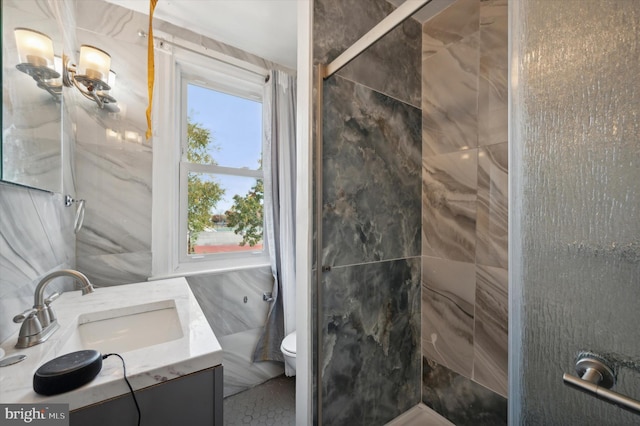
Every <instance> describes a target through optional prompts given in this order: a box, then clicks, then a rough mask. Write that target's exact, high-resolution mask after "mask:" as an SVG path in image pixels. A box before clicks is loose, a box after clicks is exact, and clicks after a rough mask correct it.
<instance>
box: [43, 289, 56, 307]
mask: <svg viewBox="0 0 640 426" xmlns="http://www.w3.org/2000/svg"><path fill="white" fill-rule="evenodd" d="M58 297H60V293H58V292H57V291H56V292H55V293H53V294H52V295H51V296H49V297H47V298H46V299H45V300H44V304H45V305H47V306H49V305H50V304H51V302H53V301H54V300H56V299H57V298H58Z"/></svg>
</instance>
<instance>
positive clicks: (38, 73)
mask: <svg viewBox="0 0 640 426" xmlns="http://www.w3.org/2000/svg"><path fill="white" fill-rule="evenodd" d="M14 34H15V37H16V46H17V47H18V61H19V64H18V65H16V68H18V70H20V71H22V72H23V73H25V74H27V75H30V76H31V77H32V78H33V79H34V80H35V81H36V83H37V85H38V87H39V88H41V89H44V90H46V91H47V92H49V93H50V94H51V95H52V96H53V97H54V98H57V97H58V96H59V95H60V93H62V84H60V83H58V82H56V81H55V80H56V79H57V78H59V77H60V73H59V72H58V71H56V70H55V69H54V58H53V42H52V41H51V38H50V37H49V36H48V35H46V34H43V33H41V32H38V31H34V30H30V29H27V28H16V29H15V30H14Z"/></svg>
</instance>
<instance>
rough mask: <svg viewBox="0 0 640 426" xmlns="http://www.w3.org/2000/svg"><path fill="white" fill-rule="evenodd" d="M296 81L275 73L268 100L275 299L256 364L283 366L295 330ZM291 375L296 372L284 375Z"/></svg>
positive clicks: (267, 180) (267, 174) (267, 206)
mask: <svg viewBox="0 0 640 426" xmlns="http://www.w3.org/2000/svg"><path fill="white" fill-rule="evenodd" d="M295 100H296V81H295V78H294V77H293V76H291V75H288V74H287V73H285V72H282V71H271V73H270V76H269V81H268V82H267V83H266V84H265V93H264V98H263V111H264V115H263V120H264V123H263V127H264V145H263V151H262V152H263V163H262V166H263V170H264V211H265V226H266V229H265V231H266V232H265V234H266V241H267V245H268V248H269V255H270V257H271V271H272V273H273V278H274V285H273V292H272V294H273V297H274V301H273V302H272V304H271V309H270V311H269V316H268V318H267V322H266V324H265V327H264V331H263V333H262V336H261V337H260V340H259V341H258V345H257V347H256V350H255V353H254V361H266V360H276V361H282V360H283V356H282V352H281V351H280V344H281V343H282V339H283V338H284V337H285V336H286V335H287V334H289V333H291V332H292V331H294V330H295V324H296V310H295V300H296V283H295V251H296V247H295V216H296V215H295V205H296V202H295V193H296V181H295V179H296V148H295V141H296V139H295V138H296V123H295V117H296V104H295ZM285 373H286V374H287V375H290V374H292V373H293V372H292V371H285Z"/></svg>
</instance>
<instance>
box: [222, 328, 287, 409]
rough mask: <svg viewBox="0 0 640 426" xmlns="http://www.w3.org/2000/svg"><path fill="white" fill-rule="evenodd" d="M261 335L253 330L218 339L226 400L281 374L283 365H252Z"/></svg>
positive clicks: (279, 363) (273, 362)
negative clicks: (220, 348) (220, 347)
mask: <svg viewBox="0 0 640 426" xmlns="http://www.w3.org/2000/svg"><path fill="white" fill-rule="evenodd" d="M261 332H262V328H254V329H251V330H245V331H240V332H238V333H234V334H229V335H227V336H222V337H220V338H219V339H218V340H219V341H220V346H222V351H223V352H222V365H223V366H224V396H225V397H227V396H230V395H234V394H236V393H238V392H242V391H244V390H247V389H250V388H252V387H254V386H257V385H259V384H260V383H264V382H266V381H267V380H269V379H272V378H274V377H277V376H281V375H282V374H284V364H283V363H282V362H275V361H265V362H253V351H254V349H255V346H256V342H257V341H258V339H259V338H260V333H261ZM274 408H277V407H274Z"/></svg>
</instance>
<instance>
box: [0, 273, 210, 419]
mask: <svg viewBox="0 0 640 426" xmlns="http://www.w3.org/2000/svg"><path fill="white" fill-rule="evenodd" d="M47 294H48V292H47ZM169 299H173V300H175V305H176V310H177V313H178V316H179V318H180V323H181V327H182V337H180V338H177V339H175V340H171V341H169V342H165V343H160V344H156V345H153V346H149V347H145V348H142V349H137V350H131V351H129V352H123V353H120V355H122V357H123V358H124V360H125V362H126V368H127V377H128V378H129V381H130V382H131V385H132V386H133V388H134V389H136V390H137V389H142V388H145V387H148V386H152V385H155V384H158V383H161V382H164V381H167V380H171V379H174V378H176V377H180V376H183V375H186V374H190V373H194V372H196V371H200V370H204V369H207V368H210V367H214V366H217V365H221V364H222V348H221V346H220V343H219V342H218V339H217V338H216V336H215V335H214V333H213V331H212V330H211V327H210V326H209V323H208V322H207V319H206V318H205V316H204V314H203V312H202V309H201V308H200V305H198V302H197V301H196V299H195V297H194V296H193V293H191V290H190V288H189V285H188V284H187V281H186V280H185V279H184V278H172V279H166V280H161V281H153V282H142V283H135V284H127V285H122V286H114V287H102V288H96V290H95V291H94V292H93V293H91V294H88V295H86V296H82V295H81V293H80V291H72V292H66V293H63V294H62V295H61V296H60V298H59V299H58V300H56V301H54V302H53V305H52V306H53V307H54V310H55V313H56V315H57V317H58V323H59V324H60V328H59V329H58V330H57V331H56V332H55V333H54V334H53V335H52V336H51V337H50V338H49V339H48V340H47V341H46V342H44V343H41V344H39V345H36V346H33V347H30V348H26V349H16V348H15V347H14V345H15V343H16V341H17V337H18V334H17V333H16V334H14V335H12V336H11V337H10V338H9V339H7V340H6V341H4V342H3V343H2V345H0V347H1V348H2V349H4V351H5V352H6V353H5V357H8V356H12V355H16V354H24V355H27V358H26V359H25V360H24V361H22V362H20V363H17V364H14V365H11V366H8V367H2V368H0V403H67V404H69V409H71V410H73V409H77V408H81V407H84V406H87V405H91V404H94V403H96V402H100V401H103V400H106V399H109V398H113V397H116V396H120V395H124V394H127V393H129V389H128V387H127V385H126V383H125V381H124V380H123V376H122V362H121V361H120V359H119V358H118V357H109V358H107V359H104V360H103V361H102V370H101V371H100V373H99V374H98V375H97V376H96V378H95V379H93V381H91V382H89V383H88V384H86V385H84V386H82V387H80V388H78V389H75V390H73V391H70V392H66V393H63V394H59V395H54V396H50V397H45V396H42V395H38V394H36V393H35V392H34V391H33V385H32V383H33V374H34V373H35V371H36V370H37V369H38V367H40V366H41V365H42V364H44V363H45V362H47V361H49V360H51V359H53V358H55V357H58V356H60V355H64V354H65V353H67V352H68V350H64V348H63V346H64V345H65V343H66V342H67V340H69V336H71V335H72V334H73V332H74V330H75V328H76V327H77V326H78V317H79V316H80V315H81V314H87V313H92V312H99V311H105V310H108V309H113V308H122V307H127V306H131V305H138V304H141V303H148V302H156V301H165V300H169ZM26 308H28V307H25V309H26ZM87 349H91V348H87Z"/></svg>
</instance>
